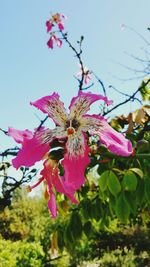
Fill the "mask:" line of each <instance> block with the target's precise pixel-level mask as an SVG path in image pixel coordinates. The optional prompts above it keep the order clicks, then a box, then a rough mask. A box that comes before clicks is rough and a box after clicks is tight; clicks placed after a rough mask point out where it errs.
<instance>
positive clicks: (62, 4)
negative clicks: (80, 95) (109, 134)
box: [0, 0, 150, 148]
mask: <svg viewBox="0 0 150 267" xmlns="http://www.w3.org/2000/svg"><path fill="white" fill-rule="evenodd" d="M149 10H150V1H149V0H143V1H141V0H126V1H121V0H105V1H104V0H103V1H102V0H82V1H81V0H76V1H75V0H13V1H10V0H9V1H8V0H1V1H0V114H1V116H0V127H1V128H3V129H7V127H8V126H12V127H14V128H17V129H25V128H28V129H33V128H34V127H36V126H37V125H38V123H39V120H38V118H37V115H38V116H40V118H42V114H41V113H40V112H37V111H36V110H35V109H34V108H33V107H31V106H30V105H29V102H30V101H33V100H36V99H38V98H39V97H42V96H44V95H48V94H51V93H52V92H53V91H57V92H59V94H60V95H61V98H62V99H63V101H64V102H65V105H67V106H68V105H69V102H70V99H71V97H72V96H74V95H76V93H77V85H78V84H77V81H76V80H75V79H74V77H73V75H74V74H76V73H77V72H78V62H77V60H76V59H75V58H74V56H73V53H72V51H71V50H69V49H68V47H67V46H66V45H63V47H62V48H61V49H59V48H56V49H54V50H53V51H51V50H50V49H48V48H47V45H46V42H47V40H48V34H47V33H46V28H45V21H46V20H47V19H48V18H49V14H50V12H52V13H55V12H61V13H64V14H65V15H66V16H67V17H68V20H67V21H66V22H65V27H66V30H67V31H68V33H69V38H70V40H71V41H72V42H73V43H76V40H78V39H79V37H80V36H81V35H84V37H85V39H84V46H83V50H84V55H83V56H84V62H85V65H86V66H87V67H88V68H89V69H92V70H93V71H95V72H96V73H97V75H98V76H99V77H100V78H101V79H102V81H103V82H104V84H105V86H106V87H107V86H108V85H109V84H112V85H113V86H115V87H116V88H118V89H119V90H122V91H123V92H128V93H129V92H132V91H134V90H135V89H136V88H137V86H138V85H139V83H140V82H139V80H134V81H128V82H121V81H119V79H117V78H115V76H117V77H120V78H130V77H132V76H133V73H131V72H129V71H128V72H127V71H126V69H125V68H123V67H121V66H120V65H118V64H117V62H119V63H122V64H125V65H127V66H129V67H133V68H141V66H140V65H138V62H136V61H134V60H133V59H132V58H131V57H129V56H128V55H126V54H125V53H124V52H128V53H131V54H134V55H135V56H139V57H144V56H145V55H144V51H143V49H144V47H145V46H146V44H145V43H144V41H143V40H142V39H141V38H140V37H139V36H137V35H136V34H135V33H133V32H132V31H130V30H129V29H125V30H123V31H122V30H121V24H126V25H128V26H130V27H133V28H134V29H136V31H138V32H139V33H140V34H142V35H143V36H145V37H146V38H147V39H148V37H149V36H150V33H149V32H148V31H147V30H146V29H147V27H148V26H150V20H149ZM92 91H93V92H94V93H102V90H101V88H100V86H99V85H98V84H97V83H95V86H94V87H93V89H92ZM108 96H109V98H112V99H114V101H116V100H119V96H118V95H117V96H116V94H114V93H112V92H110V91H109V93H108ZM135 107H136V106H135ZM129 108H130V109H132V110H133V109H134V106H133V105H132V106H131V105H130V107H129ZM125 110H126V109H122V112H124V111H125ZM13 145H14V143H13V142H12V141H11V140H10V139H9V140H8V138H7V137H5V136H4V135H2V134H0V147H1V148H7V147H8V146H13Z"/></svg>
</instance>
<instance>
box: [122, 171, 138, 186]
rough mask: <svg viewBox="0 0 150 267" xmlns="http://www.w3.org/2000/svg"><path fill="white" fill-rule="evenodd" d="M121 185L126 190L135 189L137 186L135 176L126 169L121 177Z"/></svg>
mask: <svg viewBox="0 0 150 267" xmlns="http://www.w3.org/2000/svg"><path fill="white" fill-rule="evenodd" d="M123 187H124V189H125V190H127V191H135V190H136V187H137V177H136V175H135V174H134V173H133V172H131V171H127V172H126V173H125V175H124V177H123Z"/></svg>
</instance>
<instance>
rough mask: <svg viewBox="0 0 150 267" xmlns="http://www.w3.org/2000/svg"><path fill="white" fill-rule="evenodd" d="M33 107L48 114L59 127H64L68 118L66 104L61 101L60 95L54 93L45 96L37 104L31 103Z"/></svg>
mask: <svg viewBox="0 0 150 267" xmlns="http://www.w3.org/2000/svg"><path fill="white" fill-rule="evenodd" d="M31 105H33V106H35V107H36V108H38V109H40V110H41V111H43V112H44V113H47V114H48V115H49V117H50V118H51V119H53V121H54V122H55V123H56V124H57V125H64V123H65V121H66V120H67V118H68V114H67V111H66V109H65V108H64V104H63V102H61V101H60V100H59V95H58V94H57V93H53V94H52V95H50V96H45V97H42V98H40V99H39V100H37V101H35V102H31Z"/></svg>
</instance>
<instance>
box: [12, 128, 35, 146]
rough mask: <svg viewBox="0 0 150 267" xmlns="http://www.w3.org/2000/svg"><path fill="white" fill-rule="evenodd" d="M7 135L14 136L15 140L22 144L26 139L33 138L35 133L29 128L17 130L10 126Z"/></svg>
mask: <svg viewBox="0 0 150 267" xmlns="http://www.w3.org/2000/svg"><path fill="white" fill-rule="evenodd" d="M7 135H9V136H11V137H13V138H14V140H15V141H16V142H17V143H19V144H22V143H23V141H24V139H31V138H32V137H33V133H32V132H31V131H29V130H27V129H26V130H24V131H21V130H16V129H14V128H11V127H9V128H8V133H7Z"/></svg>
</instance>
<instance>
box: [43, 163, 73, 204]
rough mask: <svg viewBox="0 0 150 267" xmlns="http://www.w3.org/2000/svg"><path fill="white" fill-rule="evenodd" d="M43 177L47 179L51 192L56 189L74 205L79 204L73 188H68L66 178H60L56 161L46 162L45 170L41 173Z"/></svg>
mask: <svg viewBox="0 0 150 267" xmlns="http://www.w3.org/2000/svg"><path fill="white" fill-rule="evenodd" d="M41 175H42V176H43V177H44V178H45V179H46V181H47V184H48V187H49V191H51V190H52V188H53V187H55V188H56V191H57V192H59V193H62V194H65V195H66V196H67V197H68V198H69V199H70V200H71V201H72V202H73V203H78V201H77V200H76V198H75V197H74V191H73V190H72V188H69V187H68V186H66V185H65V181H64V178H63V177H60V176H59V170H58V166H57V163H56V162H55V161H54V160H47V161H45V162H44V169H43V170H42V171H41Z"/></svg>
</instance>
